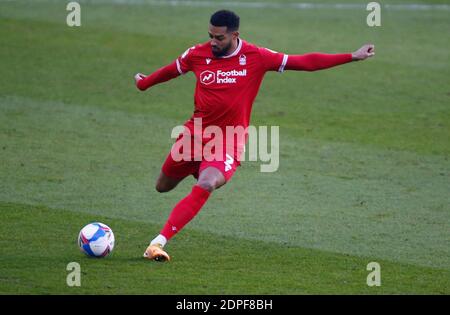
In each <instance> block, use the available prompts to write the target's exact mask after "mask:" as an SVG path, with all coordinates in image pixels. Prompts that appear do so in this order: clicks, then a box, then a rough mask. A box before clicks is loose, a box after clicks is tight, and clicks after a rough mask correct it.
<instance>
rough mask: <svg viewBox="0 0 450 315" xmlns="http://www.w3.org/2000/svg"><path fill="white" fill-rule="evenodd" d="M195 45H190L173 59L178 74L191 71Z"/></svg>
mask: <svg viewBox="0 0 450 315" xmlns="http://www.w3.org/2000/svg"><path fill="white" fill-rule="evenodd" d="M194 49H195V46H192V47H190V48H188V49H186V51H185V52H184V53H182V54H181V55H180V56H179V57H178V58H177V60H175V63H176V65H177V70H178V72H179V73H180V74H185V73H186V72H189V71H192V64H193V62H192V59H193V54H194Z"/></svg>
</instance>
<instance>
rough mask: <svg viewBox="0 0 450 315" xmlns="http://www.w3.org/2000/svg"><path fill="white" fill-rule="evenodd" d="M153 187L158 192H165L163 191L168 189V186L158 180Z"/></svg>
mask: <svg viewBox="0 0 450 315" xmlns="http://www.w3.org/2000/svg"><path fill="white" fill-rule="evenodd" d="M155 189H156V191H157V192H159V193H165V192H168V191H170V188H169V187H167V185H164V184H162V183H160V182H157V183H156V185H155Z"/></svg>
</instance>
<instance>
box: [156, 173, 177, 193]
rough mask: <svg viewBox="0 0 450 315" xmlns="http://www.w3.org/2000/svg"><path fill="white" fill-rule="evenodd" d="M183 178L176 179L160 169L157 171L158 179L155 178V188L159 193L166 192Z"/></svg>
mask: <svg viewBox="0 0 450 315" xmlns="http://www.w3.org/2000/svg"><path fill="white" fill-rule="evenodd" d="M182 180H183V179H176V178H172V177H169V176H166V174H164V173H163V172H162V171H161V173H159V176H158V179H157V180H156V185H155V189H156V191H158V192H160V193H164V192H168V191H171V190H172V189H174V188H175V187H177V185H178V184H179V183H180V182H181V181H182Z"/></svg>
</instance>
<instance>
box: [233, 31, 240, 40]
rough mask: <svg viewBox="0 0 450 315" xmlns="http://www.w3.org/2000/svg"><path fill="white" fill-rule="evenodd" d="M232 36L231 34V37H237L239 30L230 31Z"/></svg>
mask: <svg viewBox="0 0 450 315" xmlns="http://www.w3.org/2000/svg"><path fill="white" fill-rule="evenodd" d="M232 36H233V39H236V38H238V37H239V31H234V32H233V33H232Z"/></svg>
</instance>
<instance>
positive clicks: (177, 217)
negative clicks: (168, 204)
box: [161, 185, 211, 240]
mask: <svg viewBox="0 0 450 315" xmlns="http://www.w3.org/2000/svg"><path fill="white" fill-rule="evenodd" d="M210 194H211V193H210V192H209V191H207V190H205V189H203V188H202V187H200V186H197V185H195V186H194V187H193V188H192V191H191V193H190V194H189V195H187V196H186V197H184V199H182V200H180V201H179V202H178V203H177V205H176V206H175V208H173V210H172V212H171V213H170V216H169V219H168V220H167V222H166V225H164V228H163V229H162V230H161V234H162V235H164V237H165V238H167V240H169V239H170V238H172V237H173V236H174V235H175V234H177V233H178V232H179V231H180V230H181V229H182V228H183V227H184V226H185V225H186V224H187V223H188V222H189V221H191V220H192V219H193V218H194V217H195V216H196V215H197V213H198V212H199V211H200V209H201V208H202V207H203V205H204V204H205V202H206V200H208V197H209V195H210Z"/></svg>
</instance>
